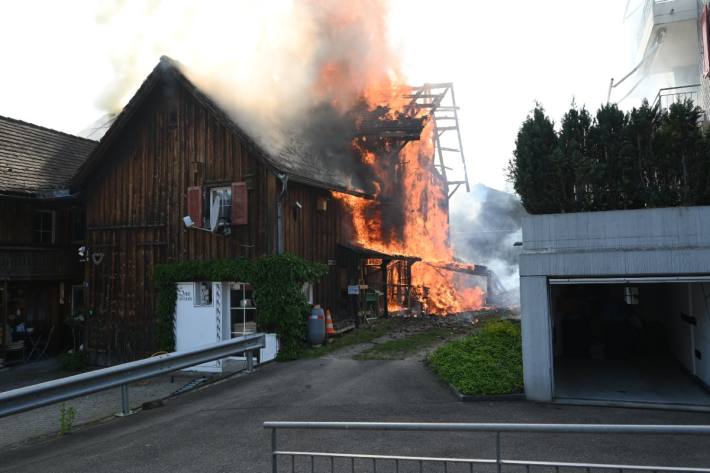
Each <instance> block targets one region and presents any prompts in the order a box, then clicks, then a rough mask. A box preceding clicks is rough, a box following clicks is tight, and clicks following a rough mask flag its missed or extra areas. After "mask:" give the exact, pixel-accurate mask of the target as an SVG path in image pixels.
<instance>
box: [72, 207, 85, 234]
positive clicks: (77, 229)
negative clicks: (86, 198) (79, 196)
mask: <svg viewBox="0 0 710 473" xmlns="http://www.w3.org/2000/svg"><path fill="white" fill-rule="evenodd" d="M71 218H72V241H84V239H85V238H86V214H85V213H84V210H83V209H81V208H79V207H75V208H73V209H72V211H71Z"/></svg>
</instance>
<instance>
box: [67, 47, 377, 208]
mask: <svg viewBox="0 0 710 473" xmlns="http://www.w3.org/2000/svg"><path fill="white" fill-rule="evenodd" d="M169 80H174V81H176V82H177V83H178V84H180V85H182V86H183V87H184V88H185V89H186V90H187V91H188V92H189V93H190V94H191V95H192V96H193V97H194V98H195V99H196V100H197V101H198V102H199V103H200V104H202V105H203V106H204V107H205V108H206V109H207V110H208V111H209V112H210V113H211V114H212V116H213V117H215V118H216V119H217V121H219V122H220V123H221V124H222V125H223V126H225V127H226V128H227V129H229V130H230V131H232V132H233V133H234V134H235V135H237V136H238V137H239V139H240V141H241V142H242V143H243V144H244V145H245V146H246V147H247V148H248V149H249V150H250V151H251V152H252V153H253V154H254V155H255V156H256V157H257V158H258V159H260V160H261V161H262V162H263V163H264V164H265V165H266V166H267V167H269V168H270V169H271V170H272V171H273V172H274V173H276V174H286V175H288V176H289V179H290V180H292V181H296V182H300V183H303V184H307V185H311V186H314V187H319V188H323V189H327V190H336V191H340V192H345V193H349V194H354V195H360V196H366V197H371V196H372V195H373V194H374V192H375V189H374V186H373V184H372V182H370V179H366V178H364V177H362V176H359V175H358V173H357V172H348V171H345V170H343V169H342V166H340V162H339V160H338V159H333V158H334V157H333V156H317V155H316V154H314V153H312V152H309V148H308V146H307V144H304V143H303V142H299V141H298V140H297V139H296V138H295V137H294V138H293V140H291V142H290V143H289V144H288V145H287V146H285V147H284V149H283V150H282V151H281V152H279V153H278V154H271V153H267V152H266V151H265V150H264V148H263V147H261V146H259V145H258V144H257V142H256V141H255V140H254V139H253V138H252V137H251V136H249V134H248V133H246V132H245V131H244V130H243V129H242V128H241V127H240V126H239V125H238V124H237V123H235V122H234V120H232V118H230V116H229V115H228V114H227V113H226V112H225V111H224V110H223V109H222V108H221V107H220V106H219V105H217V103H215V101H214V100H212V99H211V98H210V97H209V96H208V95H207V94H205V93H204V92H202V91H201V90H200V89H199V88H198V87H197V86H195V85H194V84H193V83H192V82H191V81H190V80H189V79H188V78H187V77H186V76H185V74H184V73H183V72H182V70H181V66H180V64H179V63H178V62H177V61H175V60H173V59H171V58H169V57H167V56H162V57H161V58H160V62H159V63H158V65H157V66H156V67H155V68H154V69H153V71H152V72H151V73H150V74H149V75H148V77H147V78H146V79H145V81H144V82H143V84H142V85H141V86H140V88H139V89H138V91H137V92H136V93H135V95H134V96H133V97H132V98H131V100H130V101H129V102H128V104H127V105H126V106H125V107H124V108H123V110H122V111H121V113H120V114H119V115H118V116H117V117H116V119H115V121H114V122H113V124H112V126H111V127H110V128H109V129H108V131H107V132H106V134H105V135H104V136H103V138H102V139H101V140H100V142H99V145H98V146H97V147H96V149H95V150H94V152H93V153H92V154H91V156H90V158H89V159H88V160H87V161H86V162H85V163H84V165H83V166H82V167H81V168H80V169H79V172H78V173H77V175H76V177H75V179H74V181H73V187H76V186H79V185H81V184H82V183H83V182H85V181H86V179H88V177H89V176H90V175H91V174H92V173H93V172H94V170H96V169H97V167H98V166H99V165H100V163H101V161H102V158H103V156H104V155H105V153H106V152H107V150H108V149H109V148H110V147H111V144H112V143H113V142H114V141H115V140H116V138H117V137H118V136H119V135H120V132H121V130H122V129H124V128H125V127H126V126H127V124H128V123H129V122H130V120H131V117H132V116H133V115H134V114H135V113H136V111H137V110H138V109H139V108H140V106H141V105H142V104H143V102H144V101H145V100H146V99H147V97H148V96H149V95H150V92H151V91H153V90H154V89H155V88H156V87H158V86H160V85H165V83H166V81H169Z"/></svg>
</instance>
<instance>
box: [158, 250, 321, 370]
mask: <svg viewBox="0 0 710 473" xmlns="http://www.w3.org/2000/svg"><path fill="white" fill-rule="evenodd" d="M326 272H327V267H326V266H325V265H323V264H320V263H312V262H310V261H306V260H304V259H302V258H299V257H298V256H295V255H293V254H289V253H285V254H282V255H268V256H261V257H259V258H256V259H252V260H248V259H243V258H240V259H230V260H214V261H184V262H178V263H168V264H161V265H157V266H156V267H155V272H154V279H155V287H156V289H157V291H158V306H157V311H158V313H157V324H158V327H157V333H158V344H159V346H160V349H161V350H166V351H172V350H174V349H175V304H176V302H177V283H178V282H181V281H245V282H249V283H250V284H251V285H252V286H254V301H255V302H256V306H257V307H258V308H259V312H258V313H259V316H258V319H257V327H258V328H259V330H264V331H268V332H275V333H276V334H277V336H278V337H279V341H280V344H281V347H280V350H279V359H281V360H288V359H295V358H298V356H299V355H300V352H301V349H302V347H303V341H304V338H305V334H306V317H307V315H308V310H309V305H308V302H307V301H306V298H305V296H304V295H303V292H302V287H303V285H304V284H305V283H307V282H315V281H317V280H318V279H320V278H321V277H323V275H325V274H326Z"/></svg>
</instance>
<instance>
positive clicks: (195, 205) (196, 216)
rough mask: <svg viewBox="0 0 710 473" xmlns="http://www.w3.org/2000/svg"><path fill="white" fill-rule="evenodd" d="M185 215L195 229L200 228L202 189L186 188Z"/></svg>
mask: <svg viewBox="0 0 710 473" xmlns="http://www.w3.org/2000/svg"><path fill="white" fill-rule="evenodd" d="M187 214H188V215H189V216H190V218H191V219H192V222H193V224H194V225H195V226H196V227H202V187H200V186H195V187H188V188H187Z"/></svg>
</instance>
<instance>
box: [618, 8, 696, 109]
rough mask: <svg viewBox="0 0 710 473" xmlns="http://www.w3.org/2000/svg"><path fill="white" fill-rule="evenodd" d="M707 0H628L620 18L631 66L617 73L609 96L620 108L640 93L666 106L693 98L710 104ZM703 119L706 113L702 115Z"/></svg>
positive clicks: (634, 101) (627, 105)
mask: <svg viewBox="0 0 710 473" xmlns="http://www.w3.org/2000/svg"><path fill="white" fill-rule="evenodd" d="M707 3H708V0H629V1H628V2H627V8H626V11H625V12H624V23H625V26H626V28H625V29H626V30H627V33H628V38H629V40H630V48H631V53H630V55H629V56H630V58H631V61H632V64H630V69H631V70H630V71H627V73H626V74H625V75H624V76H622V77H617V78H616V79H615V81H614V82H613V87H612V88H610V90H609V99H610V101H612V102H618V103H620V105H622V106H623V107H624V108H627V107H628V108H630V107H631V106H634V105H638V99H639V98H641V97H645V98H647V99H648V100H649V102H651V103H652V104H655V103H660V105H661V106H664V107H667V106H668V105H669V104H670V103H672V102H673V101H676V100H684V99H692V100H693V101H694V102H695V103H696V104H698V105H700V106H701V107H702V108H703V109H704V110H706V111H707V110H708V109H710V80H708V74H710V57H709V56H708V53H709V51H708V49H709V48H708V47H707V46H708V27H707V23H706V20H707V16H708V13H707V10H706V6H707ZM706 119H707V117H706Z"/></svg>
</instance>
